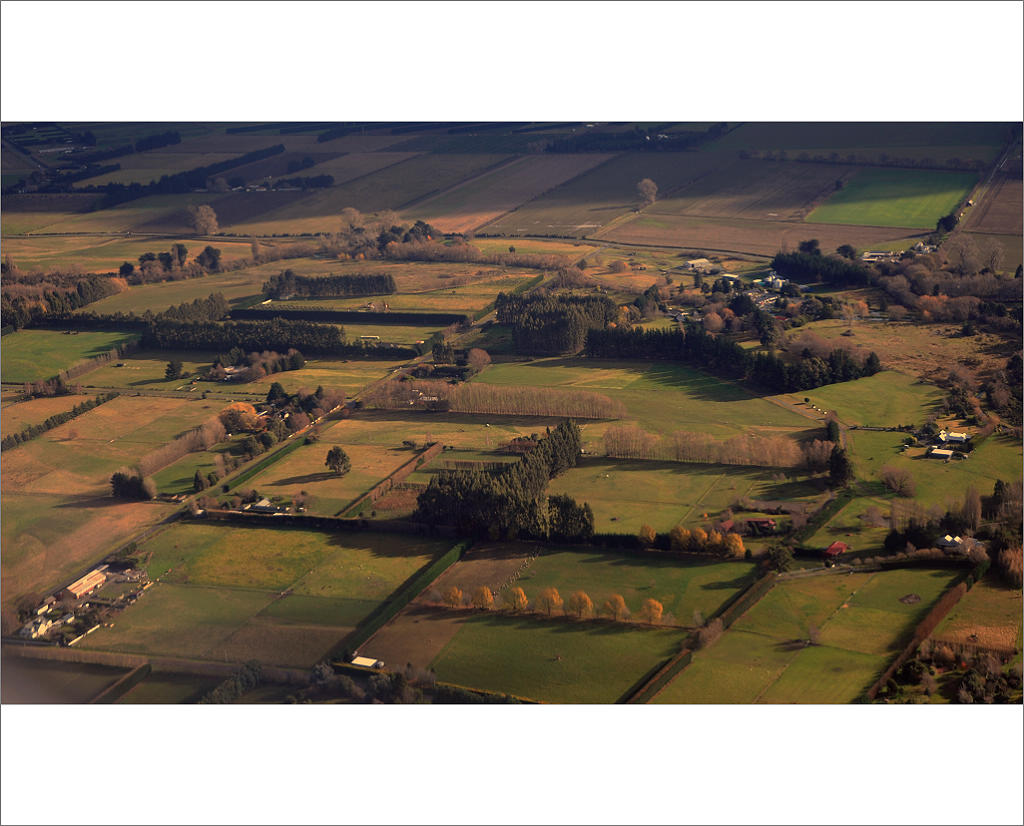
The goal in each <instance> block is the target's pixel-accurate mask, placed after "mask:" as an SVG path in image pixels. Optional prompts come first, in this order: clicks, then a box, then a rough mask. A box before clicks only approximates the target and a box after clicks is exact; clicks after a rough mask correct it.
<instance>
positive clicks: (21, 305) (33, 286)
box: [0, 262, 127, 329]
mask: <svg viewBox="0 0 1024 826" xmlns="http://www.w3.org/2000/svg"><path fill="white" fill-rule="evenodd" d="M3 276H4V285H3V294H2V296H0V314H2V315H3V319H4V324H10V325H11V326H13V327H14V328H15V329H21V328H23V327H29V326H31V325H32V324H33V323H35V322H36V321H39V320H40V319H42V318H45V317H47V316H54V315H58V316H59V315H67V314H69V313H72V312H74V311H75V310H77V309H79V308H80V307H84V306H85V305H86V304H91V303H92V302H93V301H99V300H100V299H101V298H107V297H108V296H111V295H117V294H118V293H119V292H122V291H123V290H124V289H125V288H126V287H127V285H126V284H125V283H124V282H123V281H120V280H119V279H116V278H112V277H111V276H113V273H110V275H78V274H72V273H60V272H54V273H49V274H45V275H44V274H42V273H34V274H32V275H23V274H19V273H18V272H17V271H16V269H15V268H14V267H13V266H12V265H11V264H10V262H6V263H5V264H4V266H3Z"/></svg>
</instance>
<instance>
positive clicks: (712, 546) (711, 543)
mask: <svg viewBox="0 0 1024 826" xmlns="http://www.w3.org/2000/svg"><path fill="white" fill-rule="evenodd" d="M706 550H708V551H710V552H711V553H719V552H720V551H721V550H722V534H721V533H719V532H718V531H716V530H714V529H712V530H710V531H708V541H707V546H706Z"/></svg>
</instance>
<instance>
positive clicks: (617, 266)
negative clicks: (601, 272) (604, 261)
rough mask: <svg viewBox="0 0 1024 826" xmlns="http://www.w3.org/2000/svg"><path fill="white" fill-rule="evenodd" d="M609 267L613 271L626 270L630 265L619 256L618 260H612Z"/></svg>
mask: <svg viewBox="0 0 1024 826" xmlns="http://www.w3.org/2000/svg"><path fill="white" fill-rule="evenodd" d="M608 269H610V270H611V271H612V272H625V271H626V270H627V269H628V267H627V266H626V262H625V261H623V260H621V259H618V258H617V259H616V260H614V261H612V263H611V264H609V265H608Z"/></svg>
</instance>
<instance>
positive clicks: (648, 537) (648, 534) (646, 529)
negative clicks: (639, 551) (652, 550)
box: [636, 525, 658, 548]
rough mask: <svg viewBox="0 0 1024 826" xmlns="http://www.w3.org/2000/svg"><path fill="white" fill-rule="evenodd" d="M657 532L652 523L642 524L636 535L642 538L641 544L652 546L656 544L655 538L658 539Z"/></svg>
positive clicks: (647, 546)
mask: <svg viewBox="0 0 1024 826" xmlns="http://www.w3.org/2000/svg"><path fill="white" fill-rule="evenodd" d="M657 536H658V535H657V533H655V530H654V528H652V527H651V526H650V525H641V526H640V530H639V532H638V533H637V535H636V538H637V539H639V540H640V544H641V545H643V546H644V547H645V548H649V547H651V545H653V544H654V540H655V539H657Z"/></svg>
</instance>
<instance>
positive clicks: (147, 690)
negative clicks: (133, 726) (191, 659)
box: [117, 674, 223, 705]
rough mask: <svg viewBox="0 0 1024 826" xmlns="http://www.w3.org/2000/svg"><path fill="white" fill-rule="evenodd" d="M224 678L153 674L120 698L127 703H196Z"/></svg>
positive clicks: (119, 701)
mask: <svg viewBox="0 0 1024 826" xmlns="http://www.w3.org/2000/svg"><path fill="white" fill-rule="evenodd" d="M221 682H223V681H222V680H219V679H218V678H217V677H199V676H195V675H192V674H152V675H150V676H149V677H147V678H146V679H145V680H143V681H142V682H141V683H139V684H138V685H136V686H134V687H133V688H131V689H130V690H129V691H128V692H127V693H126V694H124V695H122V696H121V698H120V699H118V701H117V702H118V703H123V704H125V705H135V704H150V703H161V704H166V703H194V702H196V701H197V700H198V699H199V698H201V697H202V696H203V695H204V694H207V693H208V692H210V691H212V690H213V689H214V688H216V687H217V686H218V685H219V684H220V683H221Z"/></svg>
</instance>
